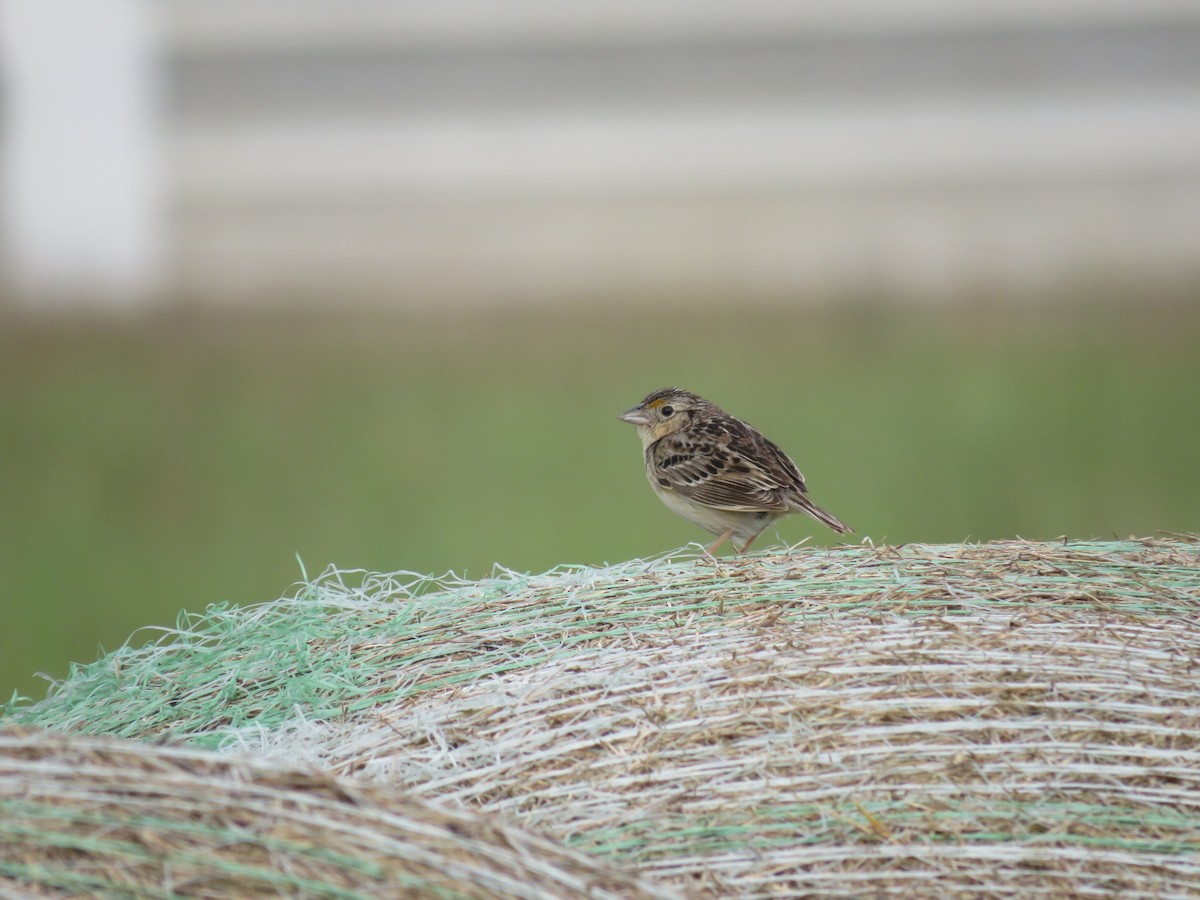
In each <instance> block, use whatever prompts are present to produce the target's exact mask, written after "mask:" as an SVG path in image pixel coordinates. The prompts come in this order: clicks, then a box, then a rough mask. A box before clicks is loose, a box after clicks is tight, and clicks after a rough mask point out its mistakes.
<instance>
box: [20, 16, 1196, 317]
mask: <svg viewBox="0 0 1200 900" xmlns="http://www.w3.org/2000/svg"><path fill="white" fill-rule="evenodd" d="M9 2H10V3H16V4H20V3H22V2H34V3H42V4H46V3H59V2H62V3H69V2H73V0H9ZM74 2H78V0H74ZM103 2H104V3H109V2H123V3H135V2H137V0H103ZM92 3H93V5H96V6H98V5H100V3H101V0H92ZM147 9H148V7H147ZM154 11H155V12H156V13H158V16H157V21H158V26H159V28H158V31H157V34H158V35H159V37H160V39H161V46H160V59H161V64H160V66H159V67H158V68H157V69H153V70H147V71H148V72H150V73H153V72H157V73H158V81H157V82H156V85H155V88H156V90H157V91H159V92H161V95H162V97H163V99H164V103H165V105H164V109H163V117H162V120H161V123H160V125H161V132H160V134H161V138H162V141H161V145H160V146H161V155H160V162H161V165H162V168H163V171H164V173H165V174H164V182H163V184H164V199H165V201H166V202H165V212H164V213H163V214H162V218H161V219H160V220H158V221H160V223H161V228H162V234H161V235H159V236H154V235H150V236H145V235H144V239H145V240H146V241H147V242H148V245H149V246H155V247H156V246H158V245H165V246H167V247H168V248H169V257H168V259H169V262H170V265H169V267H168V268H167V269H166V273H165V278H164V279H163V280H160V282H159V283H160V284H162V285H163V287H164V288H165V292H166V294H167V295H168V296H172V295H176V294H180V295H182V296H185V297H187V298H190V299H191V300H192V301H193V302H201V303H239V304H240V303H256V302H264V301H265V302H276V303H278V302H285V303H325V302H344V301H346V300H358V301H361V302H364V303H371V304H382V305H397V304H398V305H427V304H431V303H442V304H444V303H463V304H473V303H503V302H509V301H512V300H521V301H530V300H533V301H538V302H556V303H571V302H576V303H581V302H588V303H591V302H612V301H613V300H614V299H616V298H620V297H638V298H644V297H646V296H648V295H652V294H662V295H670V296H682V295H695V296H698V297H699V296H701V295H702V296H703V297H705V298H708V299H716V300H720V299H722V298H725V297H731V296H736V297H739V298H755V297H757V298H762V299H768V298H769V299H771V300H773V301H780V302H803V301H804V300H806V299H810V298H813V297H819V296H828V295H831V294H836V293H839V292H844V291H846V290H851V291H864V290H866V291H871V292H873V293H878V292H896V293H900V294H905V295H909V296H917V297H924V296H932V297H963V296H966V295H967V294H969V293H970V292H971V291H972V290H973V289H974V288H978V287H986V288H988V289H989V290H999V291H1014V292H1018V291H1030V290H1045V289H1046V288H1049V287H1055V286H1059V285H1062V284H1067V283H1070V282H1072V281H1073V280H1078V279H1080V278H1097V277H1103V278H1109V277H1113V276H1117V277H1125V278H1130V279H1137V280H1142V279H1151V278H1153V279H1168V280H1182V279H1186V278H1192V277H1194V276H1196V275H1197V274H1200V6H1198V5H1197V4H1195V3H1194V2H1190V0H1188V2H1167V0H1160V2H1145V3H1140V4H1129V3H1125V2H1121V3H1116V2H1103V0H1089V2H1082V0H1070V2H1067V0H1060V2H1057V3H1048V2H1044V0H1037V2H1034V0H1025V2H1013V0H1009V2H982V3H975V4H962V3H958V2H950V0H924V2H910V3H907V4H895V3H886V2H877V0H856V2H850V3H827V4H826V3H821V4H796V3H793V2H764V0H758V2H749V3H745V4H729V3H726V2H719V3H718V2H711V0H706V2H695V0H691V2H682V0H658V2H637V3H634V2H628V0H623V2H614V3H605V4H586V5H582V4H581V5H576V4H556V3H551V2H546V0H521V2H513V3H503V4H500V3H490V2H483V0H464V2H457V3H447V2H426V0H421V2H392V3H384V2H367V0H362V2H358V3H354V4H347V3H335V2H313V0H306V2H292V3H286V4H280V3H274V2H267V0H253V2H251V0H238V2H236V3H235V2H228V0H220V2H218V0H205V2H189V0H172V2H163V3H161V4H160V5H158V6H156V7H154ZM63 65H64V66H65V65H67V64H66V63H63ZM148 77H153V76H152V75H148ZM9 87H10V93H11V94H12V95H13V102H12V109H11V110H6V118H10V119H12V121H13V122H14V123H16V124H19V121H20V120H19V117H18V116H16V115H15V112H16V111H17V108H18V106H19V101H20V100H21V91H22V90H23V86H22V84H20V83H18V82H17V80H16V79H13V83H12V84H11V85H9ZM93 126H94V127H96V128H99V129H103V128H106V127H107V126H106V125H103V124H102V125H95V123H93ZM6 132H7V133H9V135H10V136H9V139H8V143H7V145H6V146H4V148H3V150H2V151H0V153H2V154H3V159H4V160H5V161H6V162H7V164H6V166H5V168H6V170H7V171H9V172H10V178H9V182H10V190H9V192H10V193H11V184H12V183H13V177H12V175H11V173H12V171H13V169H14V168H15V165H14V163H13V160H14V159H15V158H16V157H17V154H16V152H15V150H14V148H15V147H16V143H17V141H18V140H19V139H20V137H21V132H20V130H19V129H6ZM43 139H44V138H43ZM152 170H153V167H151V171H152ZM17 180H18V181H19V180H20V179H17ZM152 199H153V198H152V197H149V196H148V197H144V198H142V200H143V201H144V202H146V203H147V204H149V203H151V201H152ZM35 206H36V204H35ZM146 208H147V209H149V210H153V209H154V208H155V207H153V206H150V205H148V206H147V207H146ZM13 218H14V217H13V216H9V217H8V220H9V226H10V227H9V230H8V234H9V236H10V240H9V241H8V243H7V246H8V248H9V252H8V253H7V254H6V257H5V259H6V265H5V271H6V272H7V273H8V274H9V275H10V280H11V275H12V273H13V272H26V273H27V272H28V266H25V267H24V268H23V267H22V265H21V263H22V260H23V257H22V254H24V253H26V252H27V250H26V249H23V248H24V245H23V244H22V243H21V241H19V240H17V241H14V240H12V236H13V235H14V234H18V233H19V232H20V228H21V223H20V222H16V223H15V224H14V222H13ZM18 236H19V234H18ZM60 249H62V248H60ZM71 252H72V253H80V252H82V251H81V250H80V249H79V248H78V247H75V248H74V249H73V250H72V251H71ZM146 258H147V259H148V260H153V259H155V258H156V252H154V251H152V252H149V253H148V255H147V257H146ZM67 262H68V263H69V260H68V261H67ZM147 265H149V263H147ZM101 274H102V273H101ZM101 280H102V279H101ZM26 281H28V279H26ZM143 283H144V282H143ZM26 286H27V287H28V285H26ZM35 287H36V285H35ZM36 293H37V292H36V291H33V292H32V294H33V295H36ZM79 293H80V295H81V296H84V295H87V294H88V293H89V292H88V291H85V290H80V292H79ZM92 293H99V292H92Z"/></svg>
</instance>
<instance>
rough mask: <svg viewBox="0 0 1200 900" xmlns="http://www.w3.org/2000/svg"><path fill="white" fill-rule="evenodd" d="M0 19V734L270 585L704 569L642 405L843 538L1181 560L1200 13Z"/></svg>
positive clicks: (509, 7) (939, 6)
mask: <svg viewBox="0 0 1200 900" xmlns="http://www.w3.org/2000/svg"><path fill="white" fill-rule="evenodd" d="M0 17H2V18H0V613H2V622H3V624H2V625H0V701H2V700H4V699H7V698H8V697H9V696H11V695H12V694H13V692H14V691H16V692H20V693H21V694H24V695H26V696H30V697H35V698H36V697H39V696H41V695H42V694H43V693H44V691H45V686H46V681H45V680H44V679H42V678H38V677H36V676H35V673H38V672H41V673H46V674H47V675H49V676H52V677H62V676H64V675H65V674H67V669H68V663H69V662H70V661H72V660H74V661H80V662H86V661H90V660H91V659H94V658H95V656H96V655H97V653H98V652H101V651H102V650H111V649H114V648H115V647H117V646H119V645H120V644H121V643H122V642H123V641H125V640H126V638H127V637H128V636H129V635H130V633H131V632H133V631H134V630H135V629H137V628H139V627H141V626H153V625H160V626H171V625H173V623H174V622H175V618H176V615H177V614H178V612H179V611H180V610H183V609H186V610H192V611H201V610H203V609H204V608H205V606H206V605H208V604H210V603H235V604H246V603H252V602H257V601H262V600H269V599H272V598H275V597H278V596H280V595H281V594H282V593H284V592H287V591H289V590H290V589H291V587H290V586H291V585H292V584H293V583H294V582H295V581H297V580H298V579H300V577H301V568H300V564H299V563H298V562H297V555H299V557H300V558H301V559H302V560H303V565H304V567H305V568H306V569H307V572H308V574H309V575H310V576H311V575H315V574H317V573H319V572H320V571H321V570H323V569H324V568H325V567H326V566H328V565H331V564H336V565H337V566H339V567H342V568H367V569H373V570H384V571H394V570H400V569H405V570H414V571H418V572H429V573H439V572H444V571H446V570H454V571H456V572H458V573H460V574H465V575H467V576H468V577H481V576H485V575H487V574H489V573H490V572H491V571H492V570H493V566H494V565H496V564H499V565H501V566H504V567H508V568H512V569H517V570H524V571H542V570H545V569H548V568H550V567H552V566H554V565H557V564H560V563H587V564H601V563H604V562H606V561H612V562H615V561H619V560H623V559H627V558H630V557H633V556H645V555H651V554H657V553H661V552H664V551H667V550H669V549H671V548H674V547H678V546H680V545H682V544H684V543H686V542H688V541H699V540H705V539H706V538H707V536H706V535H705V534H703V533H701V532H699V531H698V530H696V529H695V528H693V527H692V526H690V525H688V524H687V523H686V522H684V521H683V520H681V519H677V518H675V517H674V516H672V515H671V514H670V513H669V512H667V511H666V510H665V509H664V508H663V507H661V505H660V504H659V503H658V501H657V500H656V499H655V498H654V496H653V494H652V492H651V491H650V489H649V487H648V486H647V485H646V483H645V479H644V476H643V474H642V467H641V458H640V448H639V445H638V443H637V440H636V437H635V435H634V434H633V431H632V429H631V428H629V426H626V425H623V424H621V423H619V422H617V421H615V418H614V417H615V415H616V414H617V413H618V412H620V411H621V410H623V409H625V408H627V407H629V406H631V405H633V404H634V403H636V402H637V401H638V400H640V399H641V397H642V396H644V395H645V394H646V393H648V392H649V391H651V390H652V389H655V388H658V387H662V386H666V385H678V386H682V387H686V388H689V389H691V390H695V391H697V392H699V393H702V394H704V395H705V396H707V397H709V398H710V399H712V400H714V401H715V402H717V403H719V404H721V405H723V406H725V407H726V408H727V409H729V410H730V411H731V412H733V413H734V414H736V415H739V416H740V417H742V418H745V419H747V420H749V421H750V422H752V423H754V424H755V425H757V426H759V427H760V428H761V429H762V430H763V431H764V432H765V433H766V434H767V435H768V436H770V437H772V438H773V439H775V440H776V441H777V442H778V443H780V444H781V445H782V446H783V447H784V448H785V449H786V450H788V451H789V452H790V453H791V454H792V455H793V456H794V457H795V459H796V460H797V462H798V464H799V465H800V467H801V468H802V469H803V471H804V472H805V474H806V475H807V477H808V480H809V484H810V488H811V490H812V494H813V497H814V499H815V500H816V501H817V502H818V503H819V504H821V505H823V506H826V507H827V508H829V509H830V510H831V511H832V512H834V513H835V514H836V515H838V516H839V517H841V518H843V519H844V520H845V521H847V522H849V523H850V524H852V525H854V526H855V527H856V528H857V530H858V532H859V534H858V535H857V536H854V538H855V539H856V540H857V539H861V538H863V537H869V538H870V539H872V540H874V541H875V542H884V541H890V542H905V541H917V542H943V541H960V540H964V539H971V540H987V539H995V538H1009V537H1014V536H1021V537H1025V538H1031V539H1052V538H1056V537H1060V536H1069V537H1072V538H1089V537H1101V538H1105V537H1113V536H1117V537H1127V536H1130V535H1151V534H1154V533H1157V532H1160V531H1188V530H1190V531H1196V530H1200V477H1198V476H1197V466H1196V459H1197V447H1198V445H1200V391H1198V388H1200V355H1198V352H1197V347H1198V340H1197V338H1198V337H1200V328H1198V326H1200V5H1197V4H1196V3H1195V2H1194V0H1176V2H1171V0H1143V2H1139V3H1136V4H1133V3H1128V2H1115V0H1087V2H1084V0H977V2H974V3H970V4H963V3H959V2H952V0H905V2H884V0H836V2H835V0H819V2H818V0H813V2H809V3H795V2H792V0H748V2H742V3H737V4H731V3H726V2H715V0H638V2H633V0H614V2H606V3H603V4H600V3H597V4H561V3H552V2H548V0H511V2H506V3H496V2H493V0H449V2H448V0H392V2H378V0H377V2H370V0H356V2H340V3H339V2H334V0H321V2H317V0H288V2H281V0H236V2H234V0H153V2H152V0H2V5H0ZM819 528H820V526H818V525H816V524H815V523H812V522H810V521H807V520H800V519H790V520H786V521H785V522H784V523H782V524H781V525H780V526H779V529H778V532H779V534H778V538H772V539H773V540H776V539H777V540H781V541H786V542H788V543H792V542H797V541H801V540H805V539H808V538H809V537H810V536H811V539H812V542H813V543H814V544H830V543H833V542H834V538H835V536H834V535H833V534H832V533H829V532H823V531H820V530H818V529H819ZM766 543H767V541H764V542H763V544H764V546H765V545H766ZM153 634H154V632H141V633H140V634H138V635H137V636H135V638H134V640H137V641H140V640H144V639H146V638H147V637H152V636H153Z"/></svg>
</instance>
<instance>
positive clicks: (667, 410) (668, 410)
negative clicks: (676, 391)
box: [662, 406, 675, 419]
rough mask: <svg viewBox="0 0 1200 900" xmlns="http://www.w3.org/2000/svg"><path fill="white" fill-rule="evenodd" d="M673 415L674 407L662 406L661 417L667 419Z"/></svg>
mask: <svg viewBox="0 0 1200 900" xmlns="http://www.w3.org/2000/svg"><path fill="white" fill-rule="evenodd" d="M673 415H675V407H673V406H664V407H663V408H662V417H663V418H664V419H669V418H671V416H673Z"/></svg>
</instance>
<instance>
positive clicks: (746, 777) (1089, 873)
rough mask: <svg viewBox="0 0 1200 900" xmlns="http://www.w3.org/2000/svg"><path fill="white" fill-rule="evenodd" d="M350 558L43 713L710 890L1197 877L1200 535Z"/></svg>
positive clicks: (1103, 885)
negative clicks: (506, 829)
mask: <svg viewBox="0 0 1200 900" xmlns="http://www.w3.org/2000/svg"><path fill="white" fill-rule="evenodd" d="M348 574H349V573H343V572H337V571H331V572H329V573H327V574H326V575H325V576H324V577H323V578H322V579H319V580H318V581H317V582H316V583H314V584H311V585H306V586H304V587H303V588H302V589H301V591H300V592H299V593H298V595H297V596H296V597H293V598H288V599H284V600H280V601H277V602H275V603H272V604H266V605H263V606H258V607H251V608H249V609H244V610H231V609H225V608H218V609H211V610H210V611H209V613H208V614H207V615H206V616H205V617H203V618H196V619H191V620H188V621H186V622H184V623H181V628H180V630H178V631H177V632H175V633H173V634H171V635H168V636H167V638H166V639H164V640H163V641H161V642H160V643H158V644H157V645H155V646H152V647H148V648H144V649H141V650H131V649H126V650H123V651H119V652H118V653H116V654H113V655H111V656H110V657H107V658H105V659H103V660H100V661H99V662H98V663H96V664H93V665H92V666H90V667H87V668H85V669H81V670H79V671H78V672H76V673H75V675H74V676H73V677H72V678H71V679H69V680H68V681H67V682H65V683H63V684H62V685H60V686H59V687H58V689H57V690H56V691H55V692H54V693H53V695H52V696H51V697H50V698H48V699H47V700H46V701H44V702H43V703H42V704H39V705H38V706H35V707H31V708H29V709H26V710H22V711H19V712H18V715H19V716H21V717H22V718H24V719H26V720H28V721H33V722H38V723H40V724H43V725H48V726H52V727H57V728H70V729H81V730H95V731H107V732H110V733H120V734H129V735H135V736H143V737H150V736H157V737H162V736H172V737H177V738H183V739H190V740H199V741H205V742H209V743H214V744H219V745H220V746H222V747H225V748H231V749H237V750H240V751H249V752H252V753H254V754H257V755H258V756H259V757H262V758H266V759H275V760H277V761H286V762H288V763H295V762H297V761H300V762H303V763H305V764H309V765H316V766H320V767H322V768H323V769H325V770H327V771H331V772H334V773H338V774H340V775H346V776H352V777H353V778H355V779H356V780H357V781H361V782H363V783H384V784H392V785H401V786H404V787H406V788H407V789H409V790H410V791H411V792H412V793H413V795H414V796H416V797H420V798H424V799H426V800H431V801H437V802H438V803H439V804H445V803H454V804H458V805H460V806H463V807H469V808H475V809H481V810H485V811H487V812H490V813H500V814H502V815H503V816H504V817H505V819H506V820H508V821H511V822H514V823H517V824H520V825H523V826H527V827H532V828H535V829H536V830H538V831H540V832H543V833H546V834H550V835H553V836H556V837H558V838H561V839H563V840H565V841H567V842H568V843H569V844H570V845H571V846H572V847H574V848H577V849H581V850H584V851H586V852H588V853H590V854H592V855H593V856H595V857H598V858H601V859H603V860H605V861H608V862H610V863H618V864H620V865H622V866H625V867H628V868H629V869H630V870H634V869H636V870H637V871H639V872H641V873H643V874H646V875H649V876H651V877H655V878H656V879H658V880H660V881H662V882H663V883H668V884H672V885H674V886H677V887H681V888H684V889H686V890H688V891H689V892H702V893H703V892H711V893H713V894H728V893H738V894H742V895H747V896H754V895H768V894H774V893H778V892H799V893H809V894H817V895H820V896H845V897H861V896H873V895H878V894H893V893H895V894H899V893H903V894H907V895H915V896H921V895H937V896H945V895H946V894H951V893H955V892H961V893H964V894H970V895H972V896H980V895H982V896H1012V897H1037V896H1063V895H1072V896H1088V895H1108V894H1111V893H1114V892H1118V891H1119V892H1121V893H1123V894H1125V895H1128V896H1145V897H1151V896H1154V897H1161V896H1184V895H1195V894H1197V893H1200V690H1198V689H1197V686H1196V664H1195V661H1196V659H1197V658H1198V656H1200V624H1198V623H1197V616H1196V613H1197V607H1198V605H1200V542H1198V539H1197V538H1196V537H1195V536H1178V537H1172V538H1164V539H1158V540H1144V541H1128V542H1081V543H1066V542H1059V543H1029V542H1016V541H1014V542H1005V543H995V544H985V545H979V546H960V545H949V546H905V547H879V548H875V547H845V548H838V549H835V550H830V551H812V550H797V549H790V550H784V551H779V552H771V553H764V554H757V555H754V556H748V557H742V558H735V559H723V560H718V561H715V562H714V561H713V560H711V559H708V558H706V557H698V558H687V559H682V560H680V559H677V560H669V559H664V560H658V561H652V562H646V561H634V562H631V563H626V564H621V565H617V566H611V567H607V568H603V569H587V568H579V569H562V570H557V571H555V572H552V573H548V574H547V575H544V576H537V577H529V576H523V575H516V574H504V575H502V576H500V577H497V578H492V579H487V580H484V581H479V582H455V581H453V580H449V579H447V580H444V581H442V582H440V583H438V584H430V583H429V582H428V581H419V580H414V579H412V578H404V577H400V576H377V575H368V574H362V573H360V574H359V577H358V578H356V579H353V580H352V579H351V578H349V577H347V576H348Z"/></svg>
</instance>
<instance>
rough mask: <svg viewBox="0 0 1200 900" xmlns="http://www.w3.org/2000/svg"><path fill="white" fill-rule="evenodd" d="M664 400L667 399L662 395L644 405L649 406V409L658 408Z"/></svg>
mask: <svg viewBox="0 0 1200 900" xmlns="http://www.w3.org/2000/svg"><path fill="white" fill-rule="evenodd" d="M666 402H667V401H666V400H664V399H663V398H662V397H659V398H658V399H657V400H651V401H650V402H649V403H647V404H646V405H647V406H649V407H650V408H651V409H658V408H659V407H660V406H662V405H663V404H664V403H666Z"/></svg>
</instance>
